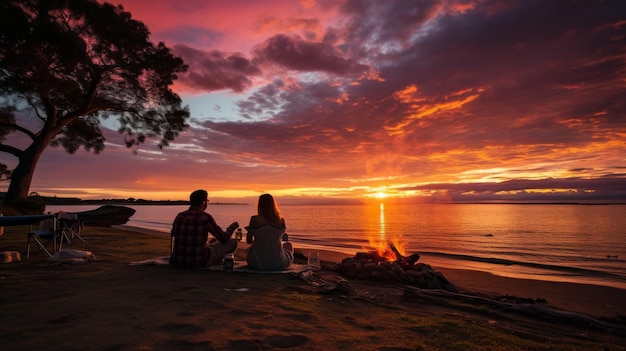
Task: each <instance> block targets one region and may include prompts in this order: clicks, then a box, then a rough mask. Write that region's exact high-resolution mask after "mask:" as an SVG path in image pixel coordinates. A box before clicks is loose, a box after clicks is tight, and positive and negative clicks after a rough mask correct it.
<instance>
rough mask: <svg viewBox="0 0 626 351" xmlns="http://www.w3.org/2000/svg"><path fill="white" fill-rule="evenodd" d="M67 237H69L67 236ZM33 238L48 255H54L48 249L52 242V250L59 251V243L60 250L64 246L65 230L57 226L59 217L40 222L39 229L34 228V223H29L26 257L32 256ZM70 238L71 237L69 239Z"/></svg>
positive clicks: (40, 250)
mask: <svg viewBox="0 0 626 351" xmlns="http://www.w3.org/2000/svg"><path fill="white" fill-rule="evenodd" d="M66 239H67V238H66ZM31 240H33V241H34V242H35V244H37V247H38V248H39V252H43V253H45V254H46V255H48V257H52V253H50V251H49V250H48V247H49V246H50V244H52V252H53V253H54V252H56V251H57V247H56V246H57V243H58V245H59V248H58V249H59V250H60V249H61V248H62V247H63V240H64V236H63V232H62V231H61V230H59V229H58V227H57V217H53V218H48V219H44V220H42V221H41V222H39V226H38V229H37V230H33V225H32V224H30V225H29V230H28V243H27V245H26V259H27V260H28V259H29V258H30V242H31ZM68 240H69V239H68Z"/></svg>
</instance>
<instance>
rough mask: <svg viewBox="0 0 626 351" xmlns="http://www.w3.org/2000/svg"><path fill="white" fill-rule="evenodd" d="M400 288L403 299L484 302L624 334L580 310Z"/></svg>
mask: <svg viewBox="0 0 626 351" xmlns="http://www.w3.org/2000/svg"><path fill="white" fill-rule="evenodd" d="M402 290H404V297H405V298H406V299H408V300H413V301H419V302H420V303H425V304H435V305H439V306H445V305H455V304H456V303H458V302H463V303H469V304H473V305H480V306H487V307H489V308H492V309H495V310H499V311H503V312H510V313H518V314H523V315H527V316H529V317H532V318H537V319H541V320H543V321H549V322H553V323H556V324H558V323H561V324H569V325H577V326H583V327H585V328H588V329H593V330H599V331H602V332H606V333H610V334H611V335H618V336H626V329H624V328H623V327H622V326H619V325H616V324H613V323H610V322H605V321H601V320H598V319H595V318H592V317H589V316H585V315H582V314H578V313H574V312H568V311H562V310H556V309H552V308H549V307H544V306H539V305H537V304H533V303H510V302H502V301H498V300H495V299H490V298H486V297H481V296H472V295H467V294H461V293H456V292H450V291H445V290H425V289H420V288H416V287H412V286H404V287H403V288H402Z"/></svg>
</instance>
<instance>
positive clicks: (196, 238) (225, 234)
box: [170, 190, 239, 269]
mask: <svg viewBox="0 0 626 351" xmlns="http://www.w3.org/2000/svg"><path fill="white" fill-rule="evenodd" d="M208 198H209V194H208V193H207V192H206V190H196V191H194V192H193V193H191V195H190V196H189V203H190V206H189V209H188V210H187V211H183V212H181V213H179V214H178V215H177V216H176V219H174V223H173V224H172V232H171V235H172V238H173V244H172V250H171V256H170V264H171V265H172V266H174V267H176V268H191V269H197V268H205V267H208V266H212V265H214V264H217V263H219V262H220V261H221V260H222V259H223V258H224V255H225V254H227V253H231V252H235V250H236V249H237V241H236V240H235V239H233V238H231V236H232V235H233V232H234V231H235V229H237V228H238V227H239V223H237V222H233V223H232V224H231V225H230V226H228V228H227V229H226V230H225V231H224V230H222V228H220V226H219V225H217V223H215V219H213V216H211V215H210V214H208V213H206V212H205V211H204V210H206V208H207V203H208V202H209V200H208ZM209 233H210V234H211V235H213V236H214V237H215V239H217V240H213V239H212V240H211V241H209V242H207V241H208V240H207V239H208V237H209Z"/></svg>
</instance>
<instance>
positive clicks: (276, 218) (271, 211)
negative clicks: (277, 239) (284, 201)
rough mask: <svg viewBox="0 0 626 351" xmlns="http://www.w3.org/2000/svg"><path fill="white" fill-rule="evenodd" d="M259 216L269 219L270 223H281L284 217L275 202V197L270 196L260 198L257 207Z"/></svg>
mask: <svg viewBox="0 0 626 351" xmlns="http://www.w3.org/2000/svg"><path fill="white" fill-rule="evenodd" d="M257 211H258V212H259V215H261V216H263V217H265V218H267V219H268V220H269V221H270V222H274V223H280V222H281V218H282V215H281V213H280V209H279V208H278V204H277V203H276V201H274V197H273V196H272V195H270V194H263V195H261V196H259V204H258V207H257Z"/></svg>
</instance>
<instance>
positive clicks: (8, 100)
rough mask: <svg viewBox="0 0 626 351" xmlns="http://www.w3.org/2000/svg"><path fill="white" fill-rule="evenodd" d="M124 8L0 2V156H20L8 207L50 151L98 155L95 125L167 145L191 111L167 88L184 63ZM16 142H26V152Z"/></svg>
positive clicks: (57, 0)
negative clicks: (111, 124) (104, 123)
mask: <svg viewBox="0 0 626 351" xmlns="http://www.w3.org/2000/svg"><path fill="white" fill-rule="evenodd" d="M149 34H150V33H149V31H148V29H147V28H146V27H145V25H144V24H143V23H141V22H138V21H136V20H134V19H132V17H131V14H130V13H128V12H125V11H124V9H123V8H122V7H121V6H113V5H111V4H108V3H104V4H100V3H98V2H96V1H94V0H19V1H2V2H0V152H4V153H8V154H10V155H13V156H15V157H16V158H17V160H18V163H17V166H16V167H15V169H14V170H13V172H12V177H11V184H10V186H9V190H8V192H7V197H6V198H5V204H6V203H10V202H12V201H15V200H17V199H18V198H24V197H26V195H27V194H28V190H29V187H30V182H31V179H32V175H33V172H34V169H35V165H36V164H37V161H38V159H39V157H40V156H41V153H42V152H43V151H44V149H45V148H46V147H47V146H49V145H50V146H60V147H63V148H64V149H65V150H66V151H67V152H69V153H70V154H71V153H74V152H76V151H77V150H78V149H79V148H80V147H81V146H82V147H83V148H85V149H86V150H88V151H93V152H94V153H99V152H100V151H102V150H103V149H104V145H105V144H104V142H105V138H104V135H103V133H102V130H101V129H100V123H101V120H102V119H106V118H116V119H117V121H118V125H119V130H118V131H119V133H120V134H122V135H123V137H124V141H125V143H126V145H127V146H128V147H133V146H137V145H139V144H141V143H143V142H144V141H145V140H146V138H148V137H158V138H160V139H159V144H158V146H159V147H160V148H162V147H164V146H167V145H168V144H169V142H170V141H172V140H174V139H175V138H176V137H177V136H178V134H179V132H181V131H182V130H184V129H185V128H186V127H187V124H186V121H187V119H188V118H189V111H188V109H187V108H186V107H182V101H181V99H180V97H179V96H178V95H177V94H176V93H174V92H173V91H172V90H171V88H170V86H171V85H172V84H173V82H174V80H175V79H176V78H177V76H176V75H177V74H178V73H182V72H185V71H186V69H187V67H186V66H185V65H184V63H183V61H182V59H180V58H179V57H176V56H174V55H173V54H172V52H171V50H170V49H169V48H168V47H166V46H165V45H164V44H163V43H158V44H156V45H155V44H153V43H151V42H150V41H149ZM13 137H17V138H21V140H24V139H27V140H28V143H29V145H28V146H27V147H25V148H18V147H15V146H12V145H11V144H10V143H9V142H8V140H13V139H12V138H13Z"/></svg>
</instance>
